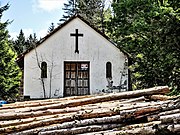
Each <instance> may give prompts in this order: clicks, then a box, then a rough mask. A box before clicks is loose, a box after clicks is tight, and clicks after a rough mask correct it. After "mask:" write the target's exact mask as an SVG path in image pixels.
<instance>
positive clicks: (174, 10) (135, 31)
mask: <svg viewBox="0 0 180 135" xmlns="http://www.w3.org/2000/svg"><path fill="white" fill-rule="evenodd" d="M175 3H176V4H175ZM179 3H180V2H179V1H177V0H174V1H172V0H169V1H168V0H164V1H163V0H162V1H157V0H136V1H134V0H121V1H119V2H114V3H113V4H112V7H113V12H114V15H113V17H112V19H111V20H112V21H110V22H109V27H108V28H109V33H110V35H111V37H112V38H113V39H114V40H115V41H116V42H117V43H118V46H119V47H120V48H124V49H125V50H126V51H127V52H129V53H130V54H131V57H132V65H131V67H130V69H131V73H132V83H133V88H134V89H140V88H146V87H153V86H157V85H168V86H170V87H171V89H172V90H173V91H175V93H176V94H177V93H180V91H179V90H180V58H179V57H180V53H179V52H180V16H179V12H180V10H179V8H180V7H178V6H177V5H179Z"/></svg>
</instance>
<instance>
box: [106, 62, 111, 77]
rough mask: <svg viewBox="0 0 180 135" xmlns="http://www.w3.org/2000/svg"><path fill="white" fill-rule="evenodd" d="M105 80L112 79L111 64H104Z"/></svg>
mask: <svg viewBox="0 0 180 135" xmlns="http://www.w3.org/2000/svg"><path fill="white" fill-rule="evenodd" d="M106 78H112V65H111V62H107V63H106Z"/></svg>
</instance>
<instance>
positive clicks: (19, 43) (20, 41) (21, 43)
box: [13, 29, 26, 55]
mask: <svg viewBox="0 0 180 135" xmlns="http://www.w3.org/2000/svg"><path fill="white" fill-rule="evenodd" d="M25 45H26V39H25V36H24V33H23V30H22V29H21V30H20V32H19V35H18V36H17V39H16V40H15V41H13V47H14V49H15V50H16V52H17V54H18V55H19V54H21V53H22V52H23V50H24V49H25V47H26V46H25Z"/></svg>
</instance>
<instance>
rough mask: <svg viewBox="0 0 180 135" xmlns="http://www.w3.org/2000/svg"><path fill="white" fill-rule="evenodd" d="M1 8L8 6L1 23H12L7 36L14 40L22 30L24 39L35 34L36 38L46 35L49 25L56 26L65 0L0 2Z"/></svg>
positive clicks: (10, 0) (0, 0)
mask: <svg viewBox="0 0 180 135" xmlns="http://www.w3.org/2000/svg"><path fill="white" fill-rule="evenodd" d="M0 2H1V3H0V4H1V6H4V5H6V4H7V3H9V4H10V8H9V9H8V10H6V11H5V12H3V16H2V21H3V22H4V21H6V20H10V21H13V22H12V23H11V24H10V25H9V26H8V28H7V29H8V30H9V34H10V35H11V37H12V38H14V39H16V37H17V36H18V35H19V32H20V30H21V29H22V30H23V32H24V34H25V37H26V38H27V37H28V36H29V35H30V34H33V33H36V35H37V37H38V38H40V37H44V36H45V35H46V34H47V31H48V28H49V27H50V25H51V23H54V24H55V26H57V23H58V22H59V19H61V17H62V15H63V10H62V8H63V7H64V3H67V0H0Z"/></svg>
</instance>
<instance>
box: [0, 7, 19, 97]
mask: <svg viewBox="0 0 180 135" xmlns="http://www.w3.org/2000/svg"><path fill="white" fill-rule="evenodd" d="M8 8H9V4H7V5H5V6H3V7H0V20H1V17H2V14H3V12H4V11H6V10H7V9H8ZM8 24H9V22H8V21H6V22H1V21H0V82H1V83H0V97H1V98H4V99H7V98H8V97H9V96H15V97H16V96H18V91H19V89H18V88H19V84H20V78H21V72H20V69H19V68H18V66H17V65H16V64H15V59H16V53H15V52H13V50H12V44H11V43H10V41H9V40H8V37H9V36H8V31H7V29H6V27H7V25H8Z"/></svg>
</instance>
